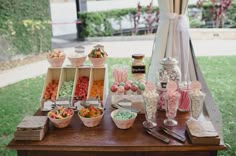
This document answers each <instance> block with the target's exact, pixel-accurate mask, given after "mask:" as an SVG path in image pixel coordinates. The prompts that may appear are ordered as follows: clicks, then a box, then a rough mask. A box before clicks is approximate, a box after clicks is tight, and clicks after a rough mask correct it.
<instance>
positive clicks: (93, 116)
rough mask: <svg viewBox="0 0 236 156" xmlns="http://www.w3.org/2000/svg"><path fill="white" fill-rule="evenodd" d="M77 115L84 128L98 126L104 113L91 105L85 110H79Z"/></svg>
mask: <svg viewBox="0 0 236 156" xmlns="http://www.w3.org/2000/svg"><path fill="white" fill-rule="evenodd" d="M78 115H79V117H80V119H81V121H82V122H83V124H84V125H85V126H86V127H95V126H97V125H99V124H100V122H101V120H102V117H103V115H104V111H103V110H102V109H100V108H97V107H95V106H93V105H88V107H87V108H81V109H80V110H79V113H78Z"/></svg>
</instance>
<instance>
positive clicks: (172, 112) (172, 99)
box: [164, 81, 180, 126]
mask: <svg viewBox="0 0 236 156" xmlns="http://www.w3.org/2000/svg"><path fill="white" fill-rule="evenodd" d="M166 89H167V92H166V94H165V108H166V117H167V119H165V120H164V124H165V125H166V126H176V125H177V124H178V122H177V121H176V120H175V117H176V114H177V110H178V106H179V98H180V93H179V92H178V90H177V84H176V82H175V81H169V82H168V83H167V88H166Z"/></svg>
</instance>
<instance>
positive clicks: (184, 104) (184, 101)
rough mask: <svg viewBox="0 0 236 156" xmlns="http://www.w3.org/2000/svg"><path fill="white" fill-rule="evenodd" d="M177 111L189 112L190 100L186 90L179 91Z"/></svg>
mask: <svg viewBox="0 0 236 156" xmlns="http://www.w3.org/2000/svg"><path fill="white" fill-rule="evenodd" d="M180 94H181V97H180V100H179V110H180V111H189V110H190V99H189V96H188V92H187V90H180Z"/></svg>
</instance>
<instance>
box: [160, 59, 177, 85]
mask: <svg viewBox="0 0 236 156" xmlns="http://www.w3.org/2000/svg"><path fill="white" fill-rule="evenodd" d="M160 64H161V68H160V69H159V75H158V77H159V81H160V83H163V82H165V81H166V80H167V77H168V80H170V81H175V82H177V83H179V82H180V81H181V72H180V69H179V66H178V61H177V60H176V59H175V58H171V57H167V58H163V59H162V60H161V62H160ZM166 83H167V82H166Z"/></svg>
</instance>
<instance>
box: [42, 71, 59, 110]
mask: <svg viewBox="0 0 236 156" xmlns="http://www.w3.org/2000/svg"><path fill="white" fill-rule="evenodd" d="M60 75H61V68H53V67H49V68H48V70H47V75H46V78H45V81H44V87H43V91H42V94H41V98H40V103H41V106H40V108H41V110H48V109H46V108H45V107H47V106H49V107H50V105H52V104H54V102H53V101H51V100H45V99H44V93H45V91H46V87H47V85H48V84H49V83H51V82H52V81H53V80H57V81H60ZM57 93H58V90H57ZM46 105H47V106H46Z"/></svg>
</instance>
